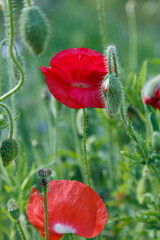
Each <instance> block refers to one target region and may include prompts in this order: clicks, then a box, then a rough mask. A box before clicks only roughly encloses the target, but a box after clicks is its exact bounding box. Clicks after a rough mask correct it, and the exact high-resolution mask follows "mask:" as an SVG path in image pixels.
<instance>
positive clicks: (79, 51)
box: [50, 48, 103, 66]
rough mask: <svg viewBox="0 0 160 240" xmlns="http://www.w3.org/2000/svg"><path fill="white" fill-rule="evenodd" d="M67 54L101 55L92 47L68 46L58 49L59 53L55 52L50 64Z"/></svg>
mask: <svg viewBox="0 0 160 240" xmlns="http://www.w3.org/2000/svg"><path fill="white" fill-rule="evenodd" d="M67 54H75V55H77V54H85V55H87V56H97V57H102V56H103V55H102V54H101V53H99V52H97V51H95V50H93V49H90V48H69V49H65V50H62V51H60V52H59V53H57V54H56V55H55V56H54V57H53V58H52V59H51V62H50V66H52V65H54V64H55V63H57V62H58V61H59V60H60V59H63V57H64V56H66V55H67Z"/></svg>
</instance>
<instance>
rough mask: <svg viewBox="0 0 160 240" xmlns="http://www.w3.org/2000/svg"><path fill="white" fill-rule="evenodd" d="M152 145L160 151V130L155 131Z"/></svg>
mask: <svg viewBox="0 0 160 240" xmlns="http://www.w3.org/2000/svg"><path fill="white" fill-rule="evenodd" d="M152 146H153V148H154V149H155V150H156V151H157V152H160V132H154V133H153V136H152Z"/></svg>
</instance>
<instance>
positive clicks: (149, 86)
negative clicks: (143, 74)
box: [143, 75, 160, 111]
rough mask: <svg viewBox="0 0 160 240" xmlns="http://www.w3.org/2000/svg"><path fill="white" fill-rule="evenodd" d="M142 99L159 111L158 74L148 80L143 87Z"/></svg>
mask: <svg viewBox="0 0 160 240" xmlns="http://www.w3.org/2000/svg"><path fill="white" fill-rule="evenodd" d="M143 101H144V103H145V104H147V105H151V106H152V107H153V108H158V109H159V111H160V75H158V76H156V77H154V78H152V79H151V80H150V81H148V82H147V83H146V84H145V86H144V88H143Z"/></svg>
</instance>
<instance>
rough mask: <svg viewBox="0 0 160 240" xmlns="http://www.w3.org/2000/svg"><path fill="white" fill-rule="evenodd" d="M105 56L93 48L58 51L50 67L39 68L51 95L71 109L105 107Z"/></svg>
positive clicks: (106, 71)
mask: <svg viewBox="0 0 160 240" xmlns="http://www.w3.org/2000/svg"><path fill="white" fill-rule="evenodd" d="M106 64H107V63H106V59H105V57H104V56H103V55H102V54H100V53H99V52H96V51H94V50H92V49H88V48H70V49H67V50H64V51H61V52H59V53H57V54H56V55H55V56H54V57H53V58H52V59H51V62H50V67H49V68H47V67H42V66H41V67H40V69H41V71H42V72H43V74H44V75H45V80H46V83H47V85H48V88H49V90H50V92H51V93H52V95H53V96H54V97H55V98H56V99H57V100H58V101H59V102H61V103H63V104H65V105H66V106H68V107H70V108H75V109H78V108H85V107H91V108H105V104H104V101H103V98H102V94H101V84H102V81H103V78H104V76H105V75H106V74H107V73H108V70H107V68H106Z"/></svg>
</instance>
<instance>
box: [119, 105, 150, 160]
mask: <svg viewBox="0 0 160 240" xmlns="http://www.w3.org/2000/svg"><path fill="white" fill-rule="evenodd" d="M120 111H121V117H122V120H123V122H124V125H125V128H126V130H127V133H128V135H129V137H130V138H131V139H132V140H133V141H134V142H136V144H137V147H138V149H139V151H140V153H141V156H142V157H143V159H144V160H145V162H147V156H146V154H145V152H144V150H143V147H142V146H141V143H140V141H139V139H138V137H137V134H136V132H135V130H134V129H133V126H132V124H131V122H130V121H128V119H127V117H126V114H125V112H124V107H123V105H122V106H121V109H120Z"/></svg>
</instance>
